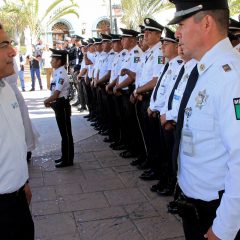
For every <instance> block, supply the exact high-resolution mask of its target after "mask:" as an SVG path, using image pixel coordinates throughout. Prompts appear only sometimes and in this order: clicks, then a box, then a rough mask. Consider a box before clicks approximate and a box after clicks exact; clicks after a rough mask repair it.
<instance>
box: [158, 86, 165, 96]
mask: <svg viewBox="0 0 240 240" xmlns="http://www.w3.org/2000/svg"><path fill="white" fill-rule="evenodd" d="M159 93H160V94H162V95H164V93H165V86H164V85H162V86H160V89H159Z"/></svg>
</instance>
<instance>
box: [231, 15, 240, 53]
mask: <svg viewBox="0 0 240 240" xmlns="http://www.w3.org/2000/svg"><path fill="white" fill-rule="evenodd" d="M229 32H230V34H231V35H230V38H232V39H230V41H231V43H232V45H233V47H234V48H235V49H236V50H237V51H238V52H239V53H240V22H238V21H236V20H235V19H233V18H230V19H229Z"/></svg>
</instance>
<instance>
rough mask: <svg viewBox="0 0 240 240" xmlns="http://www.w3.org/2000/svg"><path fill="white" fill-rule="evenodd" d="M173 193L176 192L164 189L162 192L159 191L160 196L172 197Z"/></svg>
mask: <svg viewBox="0 0 240 240" xmlns="http://www.w3.org/2000/svg"><path fill="white" fill-rule="evenodd" d="M173 192H174V190H173V189H170V188H164V189H161V190H157V193H158V194H159V195H160V196H172V195H173Z"/></svg>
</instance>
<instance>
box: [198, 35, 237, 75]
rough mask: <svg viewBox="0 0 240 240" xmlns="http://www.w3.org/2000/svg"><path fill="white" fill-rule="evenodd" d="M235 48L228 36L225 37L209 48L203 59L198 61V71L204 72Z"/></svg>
mask: <svg viewBox="0 0 240 240" xmlns="http://www.w3.org/2000/svg"><path fill="white" fill-rule="evenodd" d="M232 49H233V47H232V45H231V42H230V41H229V39H228V38H225V39H223V40H221V41H220V42H218V43H217V44H215V45H214V46H213V47H212V48H211V49H210V50H208V51H207V52H206V53H205V54H204V56H203V57H202V59H201V60H200V61H199V63H198V73H199V75H201V74H203V73H204V72H205V71H206V70H207V69H208V68H209V67H210V66H212V65H213V64H214V63H215V62H217V61H218V59H220V58H221V56H222V55H223V54H226V53H229V52H231V50H232Z"/></svg>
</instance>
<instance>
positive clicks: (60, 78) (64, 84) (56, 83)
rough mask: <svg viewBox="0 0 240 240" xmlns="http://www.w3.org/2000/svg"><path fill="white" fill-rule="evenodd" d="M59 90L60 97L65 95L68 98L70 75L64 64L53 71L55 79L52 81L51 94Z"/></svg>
mask: <svg viewBox="0 0 240 240" xmlns="http://www.w3.org/2000/svg"><path fill="white" fill-rule="evenodd" d="M56 90H58V91H59V92H60V94H59V96H58V98H61V97H64V98H65V99H67V97H68V94H69V77H68V74H67V71H66V69H65V68H64V66H62V67H59V68H57V69H56V70H55V71H54V72H53V79H52V81H51V94H52V95H53V93H54V91H56Z"/></svg>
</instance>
